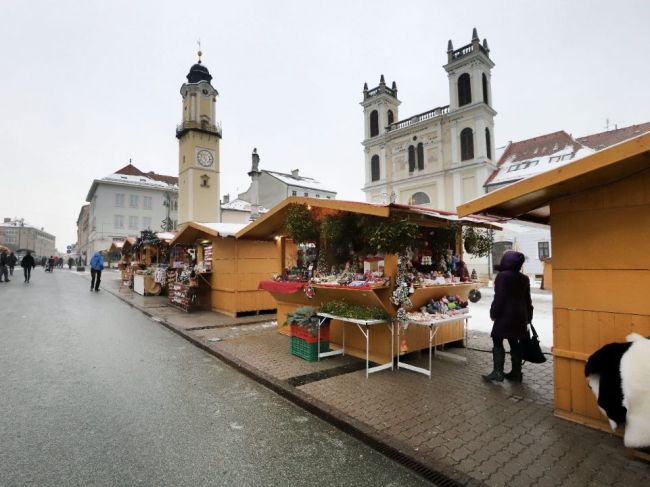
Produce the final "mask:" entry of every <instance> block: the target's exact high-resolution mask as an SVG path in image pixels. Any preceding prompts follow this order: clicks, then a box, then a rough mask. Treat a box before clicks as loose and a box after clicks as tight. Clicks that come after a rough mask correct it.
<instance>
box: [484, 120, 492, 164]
mask: <svg viewBox="0 0 650 487" xmlns="http://www.w3.org/2000/svg"><path fill="white" fill-rule="evenodd" d="M485 152H486V154H487V158H488V159H492V140H491V139H490V129H489V128H487V127H486V128H485Z"/></svg>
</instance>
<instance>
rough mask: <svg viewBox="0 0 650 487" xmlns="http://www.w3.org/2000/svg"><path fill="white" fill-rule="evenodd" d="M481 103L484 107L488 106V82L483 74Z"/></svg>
mask: <svg viewBox="0 0 650 487" xmlns="http://www.w3.org/2000/svg"><path fill="white" fill-rule="evenodd" d="M483 102H484V103H485V104H486V105H489V104H490V102H489V100H488V81H487V76H485V73H483Z"/></svg>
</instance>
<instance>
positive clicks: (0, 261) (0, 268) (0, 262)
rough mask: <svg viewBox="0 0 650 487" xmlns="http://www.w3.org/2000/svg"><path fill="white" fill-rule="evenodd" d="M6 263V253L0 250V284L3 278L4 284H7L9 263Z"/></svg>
mask: <svg viewBox="0 0 650 487" xmlns="http://www.w3.org/2000/svg"><path fill="white" fill-rule="evenodd" d="M7 261H8V257H7V251H6V250H5V249H2V250H0V282H2V278H3V277H4V280H5V282H9V272H8V271H9V266H8V264H9V263H8V262H7Z"/></svg>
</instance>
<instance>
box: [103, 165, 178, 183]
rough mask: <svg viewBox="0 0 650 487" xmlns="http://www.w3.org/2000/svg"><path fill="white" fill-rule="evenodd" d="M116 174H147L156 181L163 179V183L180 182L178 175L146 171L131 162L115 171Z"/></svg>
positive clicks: (146, 175)
mask: <svg viewBox="0 0 650 487" xmlns="http://www.w3.org/2000/svg"><path fill="white" fill-rule="evenodd" d="M115 174H124V175H126V176H145V177H147V178H151V179H153V180H155V181H162V182H163V183H167V184H178V178H177V177H176V176H165V175H163V174H156V173H155V172H153V171H149V172H147V173H145V172H142V171H141V170H140V169H138V168H137V167H135V166H134V165H133V164H131V163H129V164H127V165H126V166H124V167H123V168H122V169H118V170H117V171H115Z"/></svg>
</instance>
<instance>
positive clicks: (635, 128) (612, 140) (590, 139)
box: [576, 122, 650, 150]
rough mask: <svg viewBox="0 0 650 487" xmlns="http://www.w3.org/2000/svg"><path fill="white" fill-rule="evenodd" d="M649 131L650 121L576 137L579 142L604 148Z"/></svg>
mask: <svg viewBox="0 0 650 487" xmlns="http://www.w3.org/2000/svg"><path fill="white" fill-rule="evenodd" d="M648 131H650V122H646V123H640V124H638V125H630V126H629V127H623V128H620V129H615V130H608V131H606V132H600V133H598V134H592V135H586V136H584V137H579V138H578V139H576V140H577V141H578V142H580V143H581V144H584V145H586V146H587V147H591V148H592V149H595V150H600V149H604V148H605V147H609V146H610V145H614V144H618V143H619V142H623V141H624V140H627V139H631V138H632V137H636V136H637V135H641V134H643V133H645V132H648Z"/></svg>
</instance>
